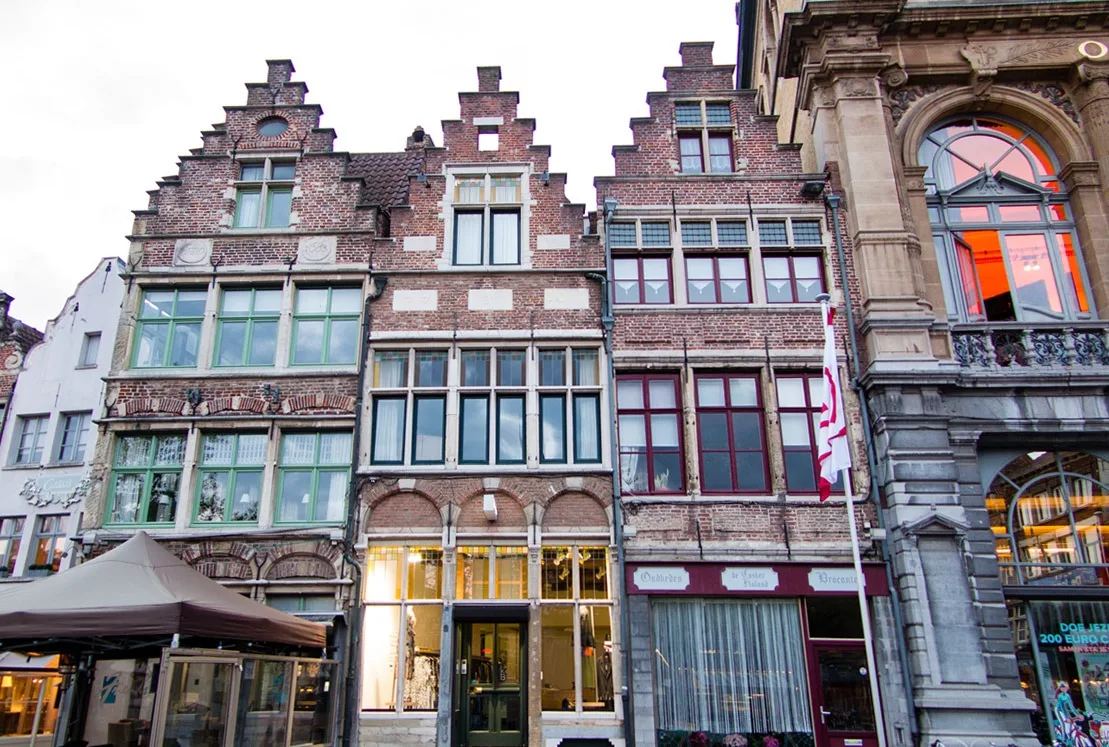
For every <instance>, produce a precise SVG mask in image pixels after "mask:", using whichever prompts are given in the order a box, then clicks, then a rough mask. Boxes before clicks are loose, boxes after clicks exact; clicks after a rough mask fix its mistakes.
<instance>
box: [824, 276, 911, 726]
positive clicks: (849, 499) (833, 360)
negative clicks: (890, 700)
mask: <svg viewBox="0 0 1109 747" xmlns="http://www.w3.org/2000/svg"><path fill="white" fill-rule="evenodd" d="M817 300H818V301H820V309H821V317H822V318H823V320H824V324H825V332H824V334H825V337H824V355H825V359H824V367H825V372H824V378H825V400H826V401H825V402H823V403H822V405H821V407H822V409H823V408H825V407H830V408H831V409H832V410H833V412H825V411H822V413H821V444H820V448H821V449H823V448H824V447H825V446H827V447H828V449H829V451H828V453H827V454H822V455H820V459H821V460H824V459H828V460H829V466H832V465H833V464H835V463H836V460H835V459H834V458H833V456H832V455H833V449H832V448H831V441H830V440H829V441H828V443H827V444H825V443H823V439H824V438H825V437H826V434H827V431H825V428H826V427H827V428H828V429H829V430H831V425H830V424H829V423H828V422H827V421H839V420H840V419H842V421H843V425H842V426H841V428H842V430H841V431H840V432H839V433H838V435H836V436H834V437H835V439H836V440H837V441H838V440H839V439H840V438H842V439H843V442H844V444H845V445H846V443H847V442H848V438H847V428H846V420H847V418H846V416H845V415H844V414H843V407H844V405H845V404H846V398H844V397H842V396H841V392H839V391H835V392H833V391H832V390H833V389H836V390H838V389H840V387H839V384H838V381H839V363H838V357H837V355H836V344H835V335H834V333H833V330H832V316H831V314H830V311H829V302H830V301H831V296H829V295H828V294H827V293H821V294H820V295H819V296H817ZM829 392H832V395H831V397H830V398H829V396H828V393H829ZM837 406H838V408H839V410H840V412H839V414H838V415H836V414H835V413H834V411H835V409H836V407H837ZM826 418H827V420H825V419H826ZM843 448H845V449H846V446H845V447H843ZM850 465H851V458H850V451H849V450H845V451H844V452H843V453H842V462H841V469H840V472H839V475H840V479H841V480H842V481H843V494H844V495H843V497H844V502H845V503H846V504H847V527H848V531H849V532H850V533H851V560H852V562H853V563H854V565H855V591H856V592H857V593H858V596H859V616H860V617H861V618H862V623H863V648H864V649H865V651H866V670H867V682H868V683H869V684H870V700H871V703H872V706H873V710H874V729H875V731H876V732H877V734H878V747H886V727H885V719H883V718H882V698H881V694H880V693H879V692H878V664H877V661H876V660H875V656H874V634H873V632H872V630H871V628H870V608H869V606H868V605H867V603H866V577H865V576H863V559H862V554H861V553H860V551H859V532H858V530H857V529H856V528H855V496H854V491H853V490H852V486H851V470H850ZM824 474H825V473H824V471H823V466H822V468H821V475H822V477H823V475H824ZM832 474H834V471H833V472H832ZM829 487H830V486H829ZM821 490H822V491H826V490H827V487H822V488H821ZM827 495H828V493H827V492H822V493H821V499H822V500H823V499H824V498H826V497H827ZM879 510H881V509H880V508H879ZM895 593H896V592H895ZM821 720H823V714H821Z"/></svg>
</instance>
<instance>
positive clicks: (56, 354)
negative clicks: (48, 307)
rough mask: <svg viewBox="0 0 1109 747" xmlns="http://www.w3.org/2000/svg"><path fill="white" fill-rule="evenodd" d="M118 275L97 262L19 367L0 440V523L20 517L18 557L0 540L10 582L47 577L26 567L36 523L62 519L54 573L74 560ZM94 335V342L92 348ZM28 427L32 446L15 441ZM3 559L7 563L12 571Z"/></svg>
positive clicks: (118, 263)
mask: <svg viewBox="0 0 1109 747" xmlns="http://www.w3.org/2000/svg"><path fill="white" fill-rule="evenodd" d="M123 269H124V263H123V260H120V259H117V258H115V257H106V258H104V259H101V260H100V261H99V262H98V263H97V265H96V268H95V269H94V270H93V271H92V272H91V273H90V274H89V275H88V276H87V277H86V278H85V279H84V280H82V281H81V282H80V283H78V285H77V288H76V290H75V291H74V292H73V295H72V296H70V297H69V298H68V299H67V300H66V302H65V305H64V306H63V307H62V310H61V313H60V314H58V316H57V317H56V318H54V319H52V320H51V321H49V322H47V325H46V331H45V336H44V338H43V341H42V342H40V343H39V344H38V345H36V346H35V347H33V348H31V350H30V351H29V352H28V354H27V356H26V357H25V359H24V361H23V366H22V368H21V370H20V373H19V378H18V380H17V383H16V387H15V392H14V393H13V395H12V398H11V402H10V405H9V410H8V415H7V419H6V421H5V424H4V430H3V433H2V434H0V519H12V518H22V519H23V527H22V531H21V532H19V540H20V541H19V549H18V552H14V553H13V552H11V550H12V548H13V546H14V543H13V542H12V541H11V539H12V538H11V537H9V538H4V537H0V569H2V570H3V571H4V573H3V574H0V575H7V570H8V569H9V568H11V571H12V572H11V574H10V577H11V578H20V577H23V578H26V577H35V576H41V575H46V574H47V573H48V572H49V571H48V570H46V569H44V568H37V567H33V566H35V563H36V558H35V555H36V547H37V545H38V539H39V538H40V532H39V530H40V527H41V526H42V524H43V522H42V518H43V517H50V516H59V517H62V518H61V520H60V521H59V522H57V524H58V528H57V529H56V530H54V532H55V534H60V533H61V532H63V531H64V538H62V539H60V540H58V541H59V542H60V543H61V547H62V550H63V552H64V553H65V554H64V556H63V557H62V560H61V568H62V569H64V568H68V567H70V566H72V565H73V563H74V555H75V554H76V553H75V552H74V550H73V547H74V543H73V542H72V540H71V539H70V538H72V537H74V536H76V533H77V530H78V528H79V524H80V521H81V512H82V510H83V505H84V500H83V496H84V493H85V491H86V490H87V483H86V482H84V481H85V480H86V478H87V475H88V470H89V463H90V462H91V460H92V458H93V454H94V453H95V447H96V436H97V428H96V425H95V424H94V423H93V419H94V418H98V417H100V415H101V411H102V409H103V400H104V382H103V380H102V379H103V377H104V376H106V375H107V374H108V370H109V368H110V367H111V362H112V349H113V347H114V346H115V337H116V330H117V328H118V326H119V313H120V304H121V303H122V301H123V296H124V283H123V280H122V278H120V272H122V271H123ZM97 334H99V336H100V337H99V340H98V341H97V342H96V343H93V341H92V338H94V337H95V336H96V335H97ZM82 413H84V414H87V418H86V419H84V420H83V421H80V420H78V419H77V416H79V415H80V414H82ZM35 418H46V420H45V421H42V420H39V421H35V420H34V419H35ZM67 422H68V423H69V424H70V425H71V426H79V425H83V428H77V427H71V428H70V430H69V433H68V434H67V432H66V424H67ZM28 428H30V429H31V430H30V433H31V434H32V435H33V434H34V433H38V434H39V436H38V438H37V439H35V438H33V437H28V438H23V435H24V433H25V430H26V429H28ZM82 430H83V431H84V433H83V436H82V435H81V431H82ZM80 444H83V449H81V448H80V446H79V445H80ZM21 445H22V446H23V447H24V448H23V449H22V450H21V448H20V447H21ZM63 447H64V448H63ZM39 449H41V454H39V453H38V451H39ZM82 452H83V453H82ZM11 526H13V522H4V523H3V526H0V534H3V533H4V531H5V530H4V527H11ZM9 554H10V555H11V556H14V565H13V564H12V562H11V561H12V557H9ZM40 560H41V558H40Z"/></svg>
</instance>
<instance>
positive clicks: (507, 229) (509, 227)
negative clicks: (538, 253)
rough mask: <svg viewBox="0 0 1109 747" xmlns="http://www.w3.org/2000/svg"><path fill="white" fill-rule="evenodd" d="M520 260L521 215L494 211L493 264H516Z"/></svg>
mask: <svg viewBox="0 0 1109 747" xmlns="http://www.w3.org/2000/svg"><path fill="white" fill-rule="evenodd" d="M519 261H520V216H519V214H518V213H493V264H495V265H514V264H518V263H519Z"/></svg>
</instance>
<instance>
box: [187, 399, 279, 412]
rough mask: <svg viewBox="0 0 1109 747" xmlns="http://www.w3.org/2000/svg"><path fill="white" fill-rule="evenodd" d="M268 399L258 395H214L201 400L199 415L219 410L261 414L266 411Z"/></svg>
mask: <svg viewBox="0 0 1109 747" xmlns="http://www.w3.org/2000/svg"><path fill="white" fill-rule="evenodd" d="M266 404H267V402H266V400H264V399H259V398H258V397H241V396H235V397H214V398H212V399H210V400H208V401H206V402H201V403H200V406H199V407H197V408H196V411H197V414H199V415H215V414H216V413H219V412H227V411H229V410H230V411H231V412H248V413H252V414H256V415H261V414H262V413H264V412H265V411H266Z"/></svg>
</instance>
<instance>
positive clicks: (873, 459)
mask: <svg viewBox="0 0 1109 747" xmlns="http://www.w3.org/2000/svg"><path fill="white" fill-rule="evenodd" d="M842 200H843V198H842V197H841V196H840V195H837V194H827V195H825V197H824V201H825V202H826V203H827V204H828V207H829V208H830V209H831V211H832V226H833V231H834V233H835V238H836V259H837V261H838V262H839V275H840V284H841V287H842V288H843V306H844V309H845V311H844V315H845V317H846V322H847V331H848V336H847V339H848V341H849V342H850V344H851V369H852V372H851V389H852V390H853V391H854V392H855V394H856V395H857V396H858V398H859V410H860V413H859V414H860V416H861V420H862V421H863V441H864V442H865V444H866V463H867V469H868V471H869V472H870V491H869V493H870V497H869V499H868V500H871V501H873V502H874V507H875V509H876V511H875V514H876V515H877V517H878V528H879V529H880V530H881V532H882V535H883V536H882V539H881V540H879V541H878V545H879V547H881V548H882V561H883V565H885V568H886V585H887V586H888V587H889V590H890V609H891V611H892V612H893V622H894V625H896V626H897V636H896V637H897V658H898V661H899V662H900V664H901V679H902V682H901V686H902V687H903V688H904V689H905V705H906V709H907V712H908V716H909V744H916V742H917V735H918V734H919V733H920V725H919V723H918V722H917V714H916V703H915V702H914V701H913V678H912V673H911V670H910V669H909V654H908V651H906V648H905V636H904V631H905V616H904V613H903V611H902V609H901V595H900V594H899V593H898V589H897V586H896V585H895V584H894V578H893V554H892V553H891V552H890V546H889V539H888V535H887V534H886V515H885V513H884V511H883V510H882V504H881V502H880V501H879V500H878V495H879V492H878V473H877V466H878V455H877V451H875V449H874V431H873V429H872V427H871V423H870V406H869V405H868V404H867V399H866V393H865V392H863V391H861V390H860V388H859V380H860V379H861V377H862V367H861V366H860V365H859V340H858V332H857V331H856V330H855V314H854V311H853V310H852V306H851V293H850V291H849V290H848V288H849V286H848V284H847V263H846V261H845V256H844V251H843V236H842V234H841V232H840V229H839V209H840V202H841V201H842ZM875 707H876V708H878V707H881V704H878V703H876V704H875Z"/></svg>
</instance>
